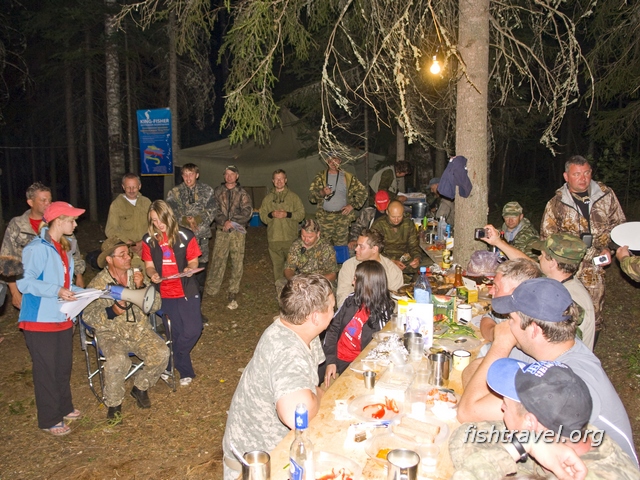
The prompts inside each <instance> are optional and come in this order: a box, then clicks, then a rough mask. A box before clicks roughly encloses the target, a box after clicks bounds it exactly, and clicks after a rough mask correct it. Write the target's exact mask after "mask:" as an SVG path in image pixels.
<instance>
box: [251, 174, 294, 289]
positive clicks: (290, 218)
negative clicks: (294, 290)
mask: <svg viewBox="0 0 640 480" xmlns="http://www.w3.org/2000/svg"><path fill="white" fill-rule="evenodd" d="M271 181H272V182H273V190H271V191H270V192H269V193H268V194H267V196H266V197H264V200H263V201H262V205H260V220H262V223H264V224H266V225H267V240H268V242H269V256H270V257H271V263H273V279H274V281H276V282H277V281H278V280H280V279H281V278H282V277H283V275H284V273H283V272H284V262H285V260H286V259H287V255H288V253H289V247H291V244H292V243H293V241H294V240H295V239H296V238H298V223H300V222H301V221H302V220H304V205H302V201H301V200H300V197H299V196H298V195H296V194H295V193H293V192H292V191H291V190H290V189H289V187H287V173H286V172H285V171H284V170H282V169H278V170H276V171H275V172H273V177H272V178H271Z"/></svg>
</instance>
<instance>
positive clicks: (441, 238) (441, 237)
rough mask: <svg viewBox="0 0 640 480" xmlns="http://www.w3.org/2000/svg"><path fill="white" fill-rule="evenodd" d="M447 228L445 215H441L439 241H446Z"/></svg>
mask: <svg viewBox="0 0 640 480" xmlns="http://www.w3.org/2000/svg"><path fill="white" fill-rule="evenodd" d="M446 230H447V222H446V221H445V220H444V217H440V220H438V241H439V242H444V240H445V233H446Z"/></svg>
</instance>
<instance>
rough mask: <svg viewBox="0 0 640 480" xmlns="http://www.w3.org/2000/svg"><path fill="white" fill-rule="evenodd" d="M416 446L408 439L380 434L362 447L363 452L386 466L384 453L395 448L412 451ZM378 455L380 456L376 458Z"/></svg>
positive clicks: (390, 434)
mask: <svg viewBox="0 0 640 480" xmlns="http://www.w3.org/2000/svg"><path fill="white" fill-rule="evenodd" d="M417 446H418V444H417V443H416V442H414V441H413V440H412V439H410V438H408V437H404V436H402V435H397V434H395V433H380V434H378V435H374V436H373V437H371V438H370V439H369V440H367V443H365V445H364V451H365V452H366V453H367V455H369V457H371V458H372V459H373V460H375V461H376V462H377V463H379V464H381V465H386V463H387V457H386V455H385V451H386V453H389V452H390V451H391V450H395V449H396V448H407V449H409V450H413V449H415V448H416V447H417ZM378 454H379V455H380V456H378Z"/></svg>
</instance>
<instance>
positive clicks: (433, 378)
mask: <svg viewBox="0 0 640 480" xmlns="http://www.w3.org/2000/svg"><path fill="white" fill-rule="evenodd" d="M428 360H429V361H428V362H427V364H428V368H429V383H431V385H436V386H438V387H446V386H447V385H448V383H449V372H450V371H451V354H450V353H448V352H439V353H430V354H429V357H428Z"/></svg>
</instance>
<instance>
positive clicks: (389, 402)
mask: <svg viewBox="0 0 640 480" xmlns="http://www.w3.org/2000/svg"><path fill="white" fill-rule="evenodd" d="M347 411H348V412H349V414H350V415H353V416H354V417H356V418H358V419H360V420H362V421H364V422H371V421H377V420H393V419H394V418H396V417H397V416H398V415H400V413H401V408H400V406H399V405H398V404H397V402H396V401H395V400H394V399H393V398H389V397H386V396H384V395H375V394H374V395H361V396H359V397H356V398H354V399H353V400H351V402H350V403H349V406H348V407H347Z"/></svg>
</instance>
